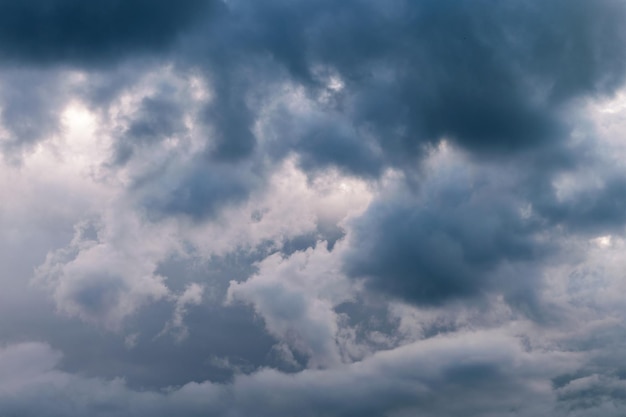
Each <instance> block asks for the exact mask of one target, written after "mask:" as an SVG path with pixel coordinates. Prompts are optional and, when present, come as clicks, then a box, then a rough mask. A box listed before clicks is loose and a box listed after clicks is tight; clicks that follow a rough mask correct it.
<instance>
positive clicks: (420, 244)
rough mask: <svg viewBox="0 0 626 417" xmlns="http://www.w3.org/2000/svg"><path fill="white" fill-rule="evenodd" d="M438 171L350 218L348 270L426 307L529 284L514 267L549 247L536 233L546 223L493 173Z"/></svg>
mask: <svg viewBox="0 0 626 417" xmlns="http://www.w3.org/2000/svg"><path fill="white" fill-rule="evenodd" d="M456 163H457V164H462V163H461V162H459V161H457V162H456ZM434 164H435V165H443V163H441V162H435V163H434ZM450 164H455V162H451V163H450ZM441 171H443V172H437V173H433V175H432V178H429V177H426V178H425V179H424V180H423V181H422V183H421V184H420V186H419V187H420V188H419V189H418V191H417V192H416V195H415V196H411V193H410V190H408V189H406V188H402V187H400V189H399V190H397V191H395V192H393V193H391V195H390V196H389V197H387V198H381V199H380V201H377V202H374V203H373V204H372V205H371V206H370V207H369V208H368V210H367V211H366V212H365V214H364V215H363V216H362V217H361V218H358V219H356V220H355V221H354V222H353V225H352V228H353V235H352V236H350V239H351V240H350V242H351V248H350V251H349V252H348V253H347V255H346V257H345V265H344V268H345V270H346V272H347V273H348V274H349V275H351V276H353V277H361V278H365V279H366V282H367V283H368V285H369V286H370V288H371V289H373V290H374V291H382V292H384V293H387V294H391V295H393V296H396V297H400V298H402V299H405V300H407V301H411V302H415V303H417V304H421V305H433V306H435V305H440V304H442V303H445V302H448V301H451V300H455V299H456V300H458V299H463V298H475V297H480V296H482V295H485V294H486V293H489V292H490V291H493V290H496V291H502V292H504V293H507V292H509V291H520V290H521V289H522V288H532V287H533V286H534V285H533V283H534V282H535V280H534V279H533V277H532V276H525V277H522V276H520V275H522V274H521V273H520V272H519V271H518V272H517V273H515V268H514V267H515V265H516V264H522V265H523V264H524V263H526V262H530V261H537V260H540V259H541V258H542V257H544V256H545V255H546V250H549V249H550V247H549V246H548V245H546V244H544V243H542V241H541V240H540V238H539V232H540V231H541V226H542V224H541V222H540V221H538V219H537V218H536V217H535V216H531V213H528V217H526V216H525V214H524V209H525V208H526V206H527V205H528V203H527V202H526V201H525V200H524V199H523V198H518V197H516V196H514V195H512V194H511V193H510V192H508V191H507V189H508V186H506V185H504V184H502V183H499V181H500V180H501V178H500V179H497V178H491V175H490V174H489V173H488V172H483V173H478V174H475V175H472V174H471V172H470V171H469V170H466V169H463V168H460V167H459V168H452V169H451V171H449V170H447V169H446V168H441ZM512 267H513V268H512ZM501 268H502V269H501Z"/></svg>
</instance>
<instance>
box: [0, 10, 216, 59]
mask: <svg viewBox="0 0 626 417" xmlns="http://www.w3.org/2000/svg"><path fill="white" fill-rule="evenodd" d="M216 3H217V2H215V1H212V0H179V1H172V0H157V1H150V0H130V1H123V0H105V1H100V2H97V3H90V2H89V3H87V2H83V1H80V0H53V1H47V0H44V1H41V0H26V1H20V2H14V1H11V0H2V1H0V56H2V57H3V58H4V59H5V60H6V59H9V60H16V61H19V62H26V63H32V64H41V63H44V64H45V63H55V62H68V63H91V62H97V63H98V64H104V65H106V64H107V63H108V62H109V60H110V59H112V58H118V57H124V56H128V54H130V53H133V52H135V53H142V52H145V51H156V50H158V49H160V48H162V47H164V46H167V45H168V44H170V43H171V42H172V41H173V40H174V39H175V38H176V36H177V35H178V34H179V33H180V32H181V31H183V30H185V29H186V28H187V27H188V26H189V25H190V24H192V23H193V22H195V21H197V20H198V19H202V18H205V17H206V16H207V13H208V12H209V10H210V9H211V8H212V7H213V6H214V5H215V4H216Z"/></svg>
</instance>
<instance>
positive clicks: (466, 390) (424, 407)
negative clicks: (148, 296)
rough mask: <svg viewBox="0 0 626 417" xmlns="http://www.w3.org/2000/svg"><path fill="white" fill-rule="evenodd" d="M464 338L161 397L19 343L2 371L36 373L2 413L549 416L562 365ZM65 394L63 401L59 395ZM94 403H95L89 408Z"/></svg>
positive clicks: (11, 388) (8, 384)
mask: <svg viewBox="0 0 626 417" xmlns="http://www.w3.org/2000/svg"><path fill="white" fill-rule="evenodd" d="M466 337H468V338H470V339H471V340H472V343H471V344H470V345H468V346H466V347H464V348H460V346H459V345H458V342H459V339H457V338H451V339H446V338H438V339H433V340H430V341H426V342H424V343H417V344H413V345H410V346H406V347H403V348H399V349H396V350H393V351H389V352H384V353H379V354H377V355H375V356H373V357H371V358H368V359H367V360H365V361H363V362H360V363H356V364H352V365H349V366H343V367H341V368H339V369H335V370H324V371H311V370H308V371H304V372H302V373H300V374H297V375H285V374H281V373H278V372H276V371H272V370H261V371H259V372H258V373H255V374H253V375H249V376H238V377H236V378H235V379H234V380H233V382H232V383H229V384H225V385H220V384H210V383H202V384H197V383H189V384H187V385H185V386H183V387H181V388H179V389H172V390H170V391H169V392H167V393H157V392H151V391H141V392H139V391H132V390H129V389H128V388H127V387H126V386H125V385H124V384H123V382H122V381H120V380H113V381H103V380H98V379H88V378H84V377H78V376H76V375H72V374H67V373H63V372H60V371H57V370H55V369H54V365H55V362H56V360H58V354H57V353H55V352H53V351H51V350H50V349H49V348H48V347H46V346H45V345H41V344H31V345H16V346H12V347H9V348H7V349H4V350H3V351H2V358H1V359H2V361H1V362H0V366H2V365H4V364H5V363H6V362H8V361H9V360H11V361H13V362H14V363H16V364H18V365H17V366H18V367H24V364H25V363H30V364H31V365H30V367H31V369H32V371H31V372H30V373H23V375H24V378H23V380H21V381H11V380H8V381H7V380H6V379H3V380H2V381H1V382H2V383H1V384H0V387H2V389H1V390H0V407H1V408H2V409H3V410H4V411H5V412H8V413H9V414H11V413H13V414H15V415H21V414H31V413H36V414H38V415H42V416H56V415H65V416H72V415H82V414H84V413H89V414H90V415H96V416H99V415H112V416H132V415H142V414H143V415H145V413H150V414H151V415H155V416H159V415H169V414H171V413H172V412H173V413H179V414H180V413H184V414H185V415H215V416H222V415H232V416H244V415H249V414H250V413H254V414H256V415H260V416H266V415H267V416H269V415H272V416H277V415H278V416H280V415H285V416H286V415H293V414H294V413H298V414H304V415H310V416H315V415H330V416H353V415H372V416H374V415H393V414H399V415H404V414H403V413H405V414H411V413H420V414H422V415H426V416H431V415H432V416H435V415H441V413H445V414H446V415H451V416H461V415H494V416H495V415H501V413H503V412H506V411H508V410H511V409H512V408H513V409H515V410H516V412H517V413H518V415H529V416H530V415H533V413H537V412H539V413H545V412H550V411H551V410H552V408H553V404H552V401H551V395H550V392H549V391H543V390H542V389H541V388H538V387H537V384H536V381H537V380H541V379H542V378H545V377H546V376H549V375H551V374H553V373H554V372H555V371H558V370H559V369H567V368H568V367H569V366H570V365H569V364H568V359H567V357H559V356H558V355H553V354H550V353H539V352H537V353H532V354H530V353H524V352H523V351H522V350H521V349H520V346H519V344H518V343H517V342H516V341H515V340H514V339H509V338H506V337H502V336H497V335H495V334H489V333H485V334H475V335H470V334H468V335H466ZM514 363H521V364H523V365H524V368H523V371H522V372H514V371H515V370H516V366H515V365H513V364H514ZM61 391H63V392H65V394H64V395H62V396H58V394H59V393H60V392H61ZM7 393H10V394H11V395H7ZM84 394H87V396H85V395H84ZM494 394H496V395H495V397H494ZM91 395H97V398H98V401H96V402H94V401H91V400H90V401H85V398H88V397H90V396H91ZM450 396H454V397H455V401H452V402H451V401H449V398H450ZM34 398H39V401H32V400H33V399H34ZM54 398H56V400H53V399H54ZM494 398H495V399H494ZM530 398H534V401H528V400H529V399H530Z"/></svg>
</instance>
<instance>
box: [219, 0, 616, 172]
mask: <svg viewBox="0 0 626 417" xmlns="http://www.w3.org/2000/svg"><path fill="white" fill-rule="evenodd" d="M231 7H232V9H233V15H235V16H238V17H239V16H243V19H244V22H245V23H246V25H245V26H244V28H245V30H247V31H248V32H249V33H248V37H247V38H244V39H246V40H247V39H254V40H255V41H254V42H256V44H255V46H258V49H260V50H261V51H263V50H266V51H267V53H268V54H270V55H271V56H272V57H273V58H274V60H275V61H276V62H278V63H280V64H282V65H283V66H284V68H286V69H287V70H288V71H289V73H290V74H291V77H292V79H293V80H295V81H296V82H298V83H301V84H302V85H304V86H306V87H307V88H308V89H309V91H310V93H311V94H313V95H314V94H315V92H316V91H319V89H321V88H322V89H323V88H324V83H325V79H324V78H325V76H326V75H325V74H328V73H330V74H332V73H335V74H337V75H338V76H340V77H341V79H342V80H343V82H344V83H345V91H343V92H342V95H343V96H344V97H343V98H342V99H341V100H339V101H338V102H337V103H336V106H335V107H334V108H332V110H329V111H331V112H337V113H339V114H341V115H343V116H345V117H346V118H347V120H349V121H350V123H351V125H352V126H353V128H354V129H355V131H356V132H357V134H358V135H359V139H360V141H361V142H362V143H363V146H364V147H365V149H367V147H370V146H371V144H369V143H368V140H374V141H375V142H376V143H377V144H378V145H380V147H381V149H382V151H383V152H384V154H385V155H386V159H387V161H388V163H392V164H397V163H404V162H405V158H406V157H407V155H415V154H420V152H421V151H422V150H423V145H424V144H428V143H436V142H438V141H439V140H440V139H441V137H443V136H446V137H448V138H451V139H452V140H454V141H455V142H456V143H458V144H460V145H462V146H463V147H466V148H468V149H471V150H473V151H476V152H481V153H487V154H500V153H508V152H512V151H517V150H520V149H526V148H529V147H533V146H541V145H542V144H544V143H546V142H548V141H556V140H559V139H560V136H562V134H563V133H565V131H566V128H567V126H566V125H565V123H564V120H563V119H562V112H563V111H565V109H566V105H567V104H568V103H569V102H570V101H571V100H572V99H575V98H576V97H579V96H583V95H588V94H590V95H596V94H606V93H610V92H611V91H612V90H613V89H614V88H615V87H616V86H617V85H619V84H620V83H621V82H622V80H623V73H624V69H625V64H626V60H625V54H624V50H625V48H624V45H625V40H626V37H625V33H624V29H623V25H622V22H623V19H624V16H625V12H626V9H625V6H624V4H623V3H621V2H618V1H613V0H603V1H599V2H588V1H573V2H571V1H570V2H565V1H561V0H554V1H550V2H547V3H545V2H544V3H542V4H541V5H539V4H537V3H536V2H533V1H527V0H516V1H513V2H506V3H501V2H492V1H478V2H476V1H472V2H470V1H457V2H454V3H442V2H435V1H429V0H427V1H419V2H404V1H393V2H385V3H382V2H375V1H367V0H363V1H359V0H352V1H346V2H341V3H335V2H315V3H312V2H303V1H300V2H282V1H273V2H264V3H262V4H261V3H255V4H249V3H247V2H232V3H231ZM250 42H253V41H250ZM327 110H328V109H327ZM332 132H333V130H329V129H328V128H327V127H326V126H323V128H322V129H320V130H319V131H318V133H317V134H319V135H323V136H325V137H327V138H328V139H327V140H326V141H315V140H314V139H315V136H313V137H312V138H311V137H309V138H307V139H308V140H306V141H304V140H303V144H304V146H303V150H304V152H303V153H304V154H305V155H306V158H307V160H308V161H309V162H307V164H308V165H311V164H312V162H311V160H315V159H316V157H317V159H318V160H319V164H320V165H324V164H327V163H328V160H329V155H333V154H334V152H333V150H335V149H339V154H340V155H343V153H344V152H343V150H344V149H349V148H346V146H345V143H346V141H345V140H343V139H342V137H338V136H337V135H334V134H332ZM368 138H369V139H368ZM350 153H351V154H352V155H351V158H343V157H336V158H335V159H334V160H332V162H333V163H334V164H336V165H339V166H348V167H350V166H358V165H359V164H360V163H363V165H367V162H368V161H367V160H368V159H371V158H370V157H369V154H368V152H366V151H351V152H350ZM363 157H365V159H364V160H363V161H358V162H357V160H359V159H361V158H363ZM370 162H371V161H370ZM371 166H372V169H374V170H376V169H377V168H378V167H377V166H376V164H372V165H371Z"/></svg>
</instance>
